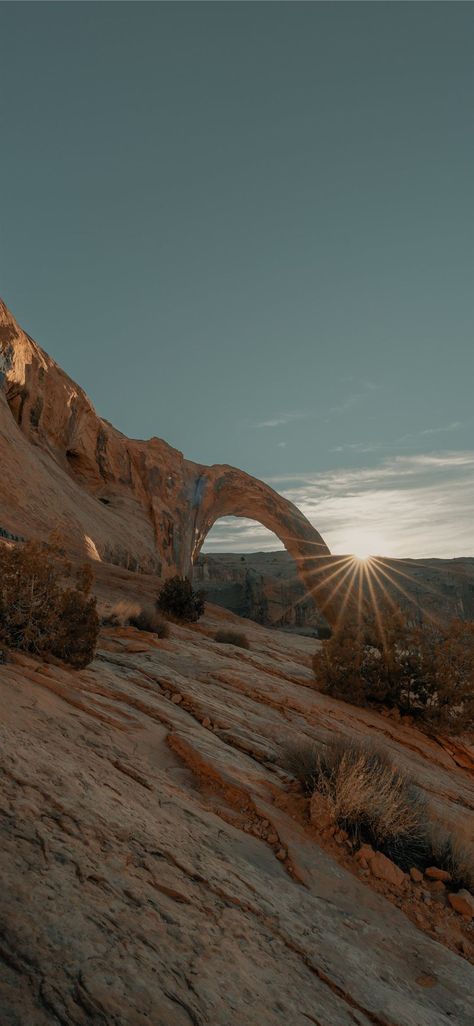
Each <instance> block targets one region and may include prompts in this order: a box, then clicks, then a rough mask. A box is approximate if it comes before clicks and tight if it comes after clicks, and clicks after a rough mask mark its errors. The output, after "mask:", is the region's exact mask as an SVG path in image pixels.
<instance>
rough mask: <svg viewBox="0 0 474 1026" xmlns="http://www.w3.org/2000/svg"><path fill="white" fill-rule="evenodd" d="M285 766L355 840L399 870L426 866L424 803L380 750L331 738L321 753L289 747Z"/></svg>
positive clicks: (310, 746)
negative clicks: (320, 797) (322, 801)
mask: <svg viewBox="0 0 474 1026" xmlns="http://www.w3.org/2000/svg"><path fill="white" fill-rule="evenodd" d="M285 767H286V768H287V769H290V771H291V772H292V773H294V774H295V775H296V776H297V777H298V779H299V780H300V781H301V783H302V785H303V787H304V789H305V790H306V792H307V793H312V792H313V791H318V792H319V793H320V794H322V795H323V796H324V797H325V798H326V800H327V803H328V805H329V808H330V809H331V810H332V813H333V817H334V821H335V823H337V824H338V826H340V827H341V828H342V829H344V830H346V831H347V833H348V834H349V836H350V837H351V838H352V839H353V840H354V841H355V842H357V843H368V844H371V845H372V846H373V847H374V848H376V849H377V850H379V851H382V852H383V853H384V854H385V855H387V856H388V858H391V859H392V860H393V861H394V862H396V863H397V865H399V866H400V867H401V868H402V869H405V870H406V869H409V868H410V866H417V865H420V864H424V863H426V865H428V864H429V857H428V856H429V841H428V838H427V832H426V805H425V801H424V799H423V797H422V795H421V794H420V792H419V791H418V790H417V788H416V787H415V786H414V784H413V782H412V781H411V780H410V779H409V777H407V776H406V775H405V774H404V773H402V772H401V771H400V770H398V769H397V768H396V767H395V766H394V765H393V764H392V763H391V762H390V760H389V759H388V758H387V756H386V755H385V754H384V752H381V751H379V750H377V749H376V748H373V747H372V746H369V745H366V744H361V743H359V742H357V741H344V740H339V741H334V742H333V743H332V744H330V745H328V746H326V748H325V750H324V751H323V752H321V751H319V750H318V749H317V748H316V746H314V745H311V744H307V745H303V746H299V748H292V749H291V751H290V752H289V755H288V753H287V755H286V758H285Z"/></svg>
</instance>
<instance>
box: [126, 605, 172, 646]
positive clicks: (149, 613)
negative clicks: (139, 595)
mask: <svg viewBox="0 0 474 1026" xmlns="http://www.w3.org/2000/svg"><path fill="white" fill-rule="evenodd" d="M129 624H130V626H131V627H136V629H137V630H138V631H149V632H150V634H156V635H157V637H158V638H168V637H169V633H170V629H169V627H168V624H167V623H166V620H163V617H162V616H160V615H159V613H157V612H156V610H155V609H153V606H145V607H144V608H143V609H140V612H139V613H136V614H132V616H130V618H129Z"/></svg>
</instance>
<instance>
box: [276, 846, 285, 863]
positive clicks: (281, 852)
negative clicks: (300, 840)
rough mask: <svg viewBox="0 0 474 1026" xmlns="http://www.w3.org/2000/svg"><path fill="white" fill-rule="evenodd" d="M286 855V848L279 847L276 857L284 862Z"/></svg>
mask: <svg viewBox="0 0 474 1026" xmlns="http://www.w3.org/2000/svg"><path fill="white" fill-rule="evenodd" d="M286 856H287V852H286V851H285V849H284V848H279V849H278V851H277V853H276V857H277V859H278V860H279V862H284V861H285V859H286Z"/></svg>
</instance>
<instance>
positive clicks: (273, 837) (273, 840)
mask: <svg viewBox="0 0 474 1026" xmlns="http://www.w3.org/2000/svg"><path fill="white" fill-rule="evenodd" d="M267 841H268V843H269V844H276V843H277V841H278V835H277V834H269V835H268V837H267Z"/></svg>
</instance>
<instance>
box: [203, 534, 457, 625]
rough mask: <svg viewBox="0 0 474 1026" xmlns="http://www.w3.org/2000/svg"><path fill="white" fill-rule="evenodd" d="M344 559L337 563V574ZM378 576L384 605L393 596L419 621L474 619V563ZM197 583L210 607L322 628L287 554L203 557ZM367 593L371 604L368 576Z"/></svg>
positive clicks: (406, 565)
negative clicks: (415, 612) (428, 619)
mask: <svg viewBox="0 0 474 1026" xmlns="http://www.w3.org/2000/svg"><path fill="white" fill-rule="evenodd" d="M339 559H340V557H332V560H331V562H332V563H333V565H334V567H335V568H337V566H338V561H339ZM329 565H330V564H329ZM378 565H379V570H377V566H378ZM374 571H375V572H374V574H372V575H371V586H372V588H373V590H374V593H376V594H377V595H380V598H381V599H382V600H383V598H384V594H385V595H388V596H389V598H391V599H392V600H393V601H394V602H396V604H397V605H400V606H406V607H407V608H410V609H412V610H413V609H414V608H415V609H416V610H417V615H418V616H433V617H435V618H436V619H440V620H441V621H442V620H445V621H448V620H450V619H453V618H455V617H461V618H462V619H466V620H473V619H474V558H470V557H466V558H463V559H416V560H415V559H404V560H399V559H382V560H379V561H378V563H377V561H375V563H374ZM377 575H378V579H377ZM194 578H195V580H196V581H197V582H198V583H199V585H200V587H202V588H204V590H205V591H206V593H207V595H208V598H209V601H210V602H215V603H216V604H217V605H220V606H223V607H224V608H226V609H230V610H231V611H232V612H233V613H237V614H238V615H239V616H248V617H250V619H252V620H255V621H256V622H257V623H262V624H267V625H268V626H272V627H291V628H293V629H296V630H300V631H313V632H316V631H317V629H318V627H319V625H320V624H321V616H320V614H319V613H318V610H317V609H316V608H315V606H314V603H313V602H312V601H311V598H310V597H308V595H307V594H306V589H305V587H304V584H303V582H302V580H301V578H300V576H299V574H298V572H297V568H296V564H295V562H294V560H292V558H291V556H290V555H289V554H288V553H287V552H284V551H277V552H251V553H248V554H246V555H242V554H241V553H232V552H225V553H224V552H202V553H201V555H200V556H199V559H198V560H197V563H196V566H195V568H194ZM382 584H383V589H382V587H381V585H382ZM357 590H358V588H357ZM362 591H363V593H364V594H365V597H366V599H367V600H368V601H370V593H369V587H368V579H367V577H366V575H365V574H363V575H362Z"/></svg>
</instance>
